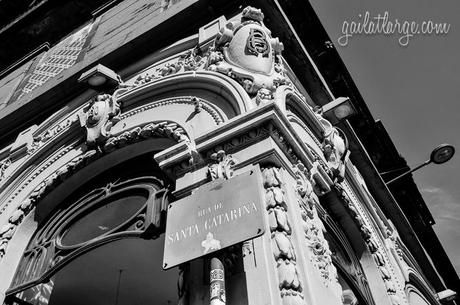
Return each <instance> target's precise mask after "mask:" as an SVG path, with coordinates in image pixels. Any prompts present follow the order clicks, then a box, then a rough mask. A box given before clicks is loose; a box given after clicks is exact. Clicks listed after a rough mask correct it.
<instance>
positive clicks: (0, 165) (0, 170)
mask: <svg viewBox="0 0 460 305" xmlns="http://www.w3.org/2000/svg"><path fill="white" fill-rule="evenodd" d="M10 165H11V159H10V158H6V159H4V160H2V162H0V181H2V180H3V177H4V175H5V171H6V169H7V168H8V167H9V166H10Z"/></svg>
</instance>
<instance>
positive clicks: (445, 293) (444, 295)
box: [436, 289, 457, 302]
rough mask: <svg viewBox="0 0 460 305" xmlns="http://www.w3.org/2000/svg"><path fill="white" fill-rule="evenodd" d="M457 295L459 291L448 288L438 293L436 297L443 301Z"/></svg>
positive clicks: (447, 300) (450, 299) (452, 298)
mask: <svg viewBox="0 0 460 305" xmlns="http://www.w3.org/2000/svg"><path fill="white" fill-rule="evenodd" d="M456 297H457V293H456V292H455V291H453V290H451V289H446V290H443V291H441V292H438V293H436V298H437V299H438V300H439V301H441V302H449V301H452V300H454V299H455V298H456Z"/></svg>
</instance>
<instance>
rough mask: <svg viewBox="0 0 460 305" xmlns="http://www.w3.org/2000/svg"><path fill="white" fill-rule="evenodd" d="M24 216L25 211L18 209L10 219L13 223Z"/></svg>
mask: <svg viewBox="0 0 460 305" xmlns="http://www.w3.org/2000/svg"><path fill="white" fill-rule="evenodd" d="M22 217H24V212H23V211H22V210H20V209H18V210H16V211H14V212H13V213H12V214H11V216H10V219H9V221H10V222H11V223H13V224H17V223H18V222H19V221H20V220H21V219H22Z"/></svg>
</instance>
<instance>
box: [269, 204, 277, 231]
mask: <svg viewBox="0 0 460 305" xmlns="http://www.w3.org/2000/svg"><path fill="white" fill-rule="evenodd" d="M268 225H269V227H270V232H273V231H275V230H276V228H278V222H277V221H276V215H275V212H274V211H273V209H271V210H269V211H268Z"/></svg>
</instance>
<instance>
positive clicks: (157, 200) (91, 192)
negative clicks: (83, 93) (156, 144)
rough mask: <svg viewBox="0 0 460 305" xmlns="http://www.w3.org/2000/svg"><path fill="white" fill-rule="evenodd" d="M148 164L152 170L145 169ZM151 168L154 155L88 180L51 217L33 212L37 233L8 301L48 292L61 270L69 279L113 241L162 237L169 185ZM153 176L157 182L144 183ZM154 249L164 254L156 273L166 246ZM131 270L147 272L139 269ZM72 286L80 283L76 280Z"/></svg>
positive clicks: (37, 211)
mask: <svg viewBox="0 0 460 305" xmlns="http://www.w3.org/2000/svg"><path fill="white" fill-rule="evenodd" d="M150 160H151V164H150V165H149V166H148V165H146V164H145V162H146V161H150ZM153 162H154V161H153V160H152V156H151V154H144V155H143V156H140V157H137V158H132V159H131V160H130V161H128V162H125V163H121V164H120V165H118V166H114V167H112V168H111V169H109V170H106V171H105V172H104V173H102V174H101V175H99V176H97V177H95V178H94V179H92V180H85V183H84V185H83V186H81V187H80V188H78V189H75V191H73V192H72V194H70V195H68V196H67V197H66V198H65V200H61V202H60V204H59V205H56V206H55V207H54V209H52V211H49V210H47V211H44V210H43V209H40V208H41V206H38V207H37V208H36V209H35V210H34V220H35V221H37V222H38V229H37V230H36V231H35V233H34V236H33V237H32V239H31V241H30V243H29V245H28V247H27V249H26V251H25V252H24V255H23V258H22V262H21V263H20V267H19V268H18V270H17V272H16V275H15V279H14V281H13V283H12V284H13V286H12V287H11V289H10V291H9V292H8V295H9V296H11V297H18V296H22V295H23V294H24V293H25V291H28V289H29V288H31V287H35V288H34V289H36V287H38V286H40V285H42V284H45V286H46V283H48V282H49V280H50V279H53V278H55V277H56V276H58V275H59V274H62V272H61V270H64V274H66V271H65V270H67V269H69V268H70V269H72V268H75V267H68V266H69V265H74V263H73V262H74V261H76V260H79V257H81V256H82V255H88V254H85V253H92V252H93V251H94V249H99V248H107V247H106V245H108V244H112V243H113V242H115V241H117V242H118V241H120V242H119V244H123V243H124V242H122V240H124V239H126V238H141V239H142V238H144V239H146V240H150V239H151V238H152V237H153V238H154V239H156V237H157V236H160V235H161V234H162V233H163V232H164V228H165V217H166V216H165V210H166V206H167V197H166V193H167V190H166V189H165V185H167V184H169V183H171V182H168V181H167V178H166V177H165V176H164V175H162V174H161V171H160V169H159V168H158V166H156V165H155V164H154V163H153ZM134 167H135V169H134ZM153 172H155V173H157V174H156V176H157V177H159V178H154V177H140V176H142V175H144V174H146V173H150V174H152V173H153ZM101 186H102V187H101ZM98 187H99V188H98ZM52 195H53V194H52V193H51V194H50V196H52ZM29 221H31V220H30V219H29ZM131 243H133V242H131ZM134 243H137V242H134ZM140 243H142V242H140ZM155 243H156V244H158V245H159V246H156V247H157V248H158V247H159V248H160V249H161V251H159V253H160V254H158V255H157V256H156V257H157V261H156V263H155V264H156V265H158V266H157V267H155V268H156V269H157V270H161V261H162V242H161V241H160V242H155ZM110 247H112V246H109V247H108V248H110ZM122 248H123V247H122ZM97 251H99V250H97ZM100 251H102V252H105V253H111V252H107V250H100ZM136 253H137V252H136ZM136 253H134V255H136ZM141 253H142V252H141ZM90 256H91V255H90ZM107 257H108V256H107ZM115 257H116V255H115ZM116 259H117V258H116ZM144 260H145V259H144ZM122 261H123V260H122ZM82 262H84V260H83V261H82ZM77 265H78V264H77ZM112 265H113V264H112ZM133 268H134V269H136V268H137V269H139V270H141V271H142V270H143V269H142V267H141V266H138V265H136V266H133ZM112 269H113V268H112ZM112 271H113V270H112ZM69 275H70V273H68V272H67V276H65V275H64V281H66V279H65V278H67V280H71V277H69ZM145 276H147V274H145ZM58 277H59V276H58ZM60 277H61V280H62V276H60ZM73 280H76V281H77V282H78V281H79V279H78V278H77V279H73ZM175 280H177V270H176V272H175ZM37 285H38V286H37ZM96 286H97V285H96ZM173 286H175V281H174V285H173ZM42 288H43V287H41V286H40V289H42ZM174 291H175V289H174ZM18 293H19V294H18ZM57 304H59V303H57ZM120 304H121V303H120Z"/></svg>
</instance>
